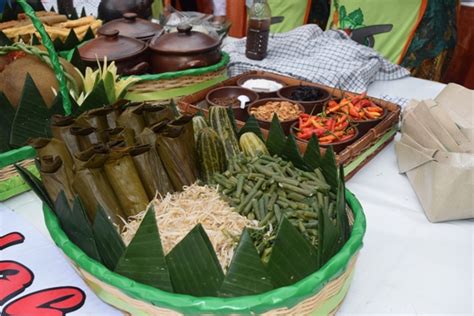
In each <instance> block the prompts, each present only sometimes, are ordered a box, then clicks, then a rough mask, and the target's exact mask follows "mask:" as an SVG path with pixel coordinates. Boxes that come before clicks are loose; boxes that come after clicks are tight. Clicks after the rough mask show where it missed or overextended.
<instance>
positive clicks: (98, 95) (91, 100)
mask: <svg viewBox="0 0 474 316" xmlns="http://www.w3.org/2000/svg"><path fill="white" fill-rule="evenodd" d="M108 104H109V100H108V97H107V91H106V90H105V85H104V82H103V81H100V82H99V84H98V85H97V86H96V88H95V89H94V90H93V91H92V92H91V94H89V96H88V97H87V98H86V99H85V100H84V102H83V103H82V104H81V106H80V107H79V108H78V109H77V110H76V111H75V112H74V116H79V115H80V114H82V113H84V112H86V111H89V110H93V109H96V108H100V107H102V106H105V105H108Z"/></svg>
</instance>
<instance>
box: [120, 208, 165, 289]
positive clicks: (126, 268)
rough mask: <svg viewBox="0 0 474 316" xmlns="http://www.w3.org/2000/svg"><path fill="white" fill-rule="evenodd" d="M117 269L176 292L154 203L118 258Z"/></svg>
mask: <svg viewBox="0 0 474 316" xmlns="http://www.w3.org/2000/svg"><path fill="white" fill-rule="evenodd" d="M115 272H116V273H119V274H121V275H123V276H126V277H127V278H130V279H132V280H134V281H137V282H140V283H143V284H147V285H150V286H153V287H155V288H158V289H160V290H164V291H168V292H173V287H172V285H171V279H170V274H169V271H168V267H167V265H166V260H165V254H164V252H163V247H162V246H161V239H160V233H159V231H158V226H157V224H156V218H155V210H154V208H153V207H150V208H149V209H148V212H147V214H146V215H145V217H144V218H143V221H142V222H141V224H140V227H139V228H138V230H137V232H136V233H135V236H134V237H133V239H132V241H131V242H130V244H129V245H128V247H127V249H126V250H125V252H124V253H123V255H122V257H121V258H120V260H119V261H118V263H117V266H116V267H115Z"/></svg>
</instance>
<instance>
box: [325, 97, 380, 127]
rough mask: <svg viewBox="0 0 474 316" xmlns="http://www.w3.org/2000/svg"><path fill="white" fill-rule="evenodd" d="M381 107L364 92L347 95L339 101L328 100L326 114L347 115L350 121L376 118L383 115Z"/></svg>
mask: <svg viewBox="0 0 474 316" xmlns="http://www.w3.org/2000/svg"><path fill="white" fill-rule="evenodd" d="M383 111H384V110H383V108H382V107H380V106H378V105H377V104H375V103H374V102H373V101H372V100H370V99H369V98H367V95H366V93H363V94H361V95H348V96H346V97H344V98H343V99H342V100H341V101H339V103H338V102H337V101H334V100H331V101H329V103H328V105H327V107H326V112H325V113H326V115H333V114H338V115H348V116H349V118H350V119H351V120H352V121H366V120H374V119H378V118H379V117H381V116H382V115H383Z"/></svg>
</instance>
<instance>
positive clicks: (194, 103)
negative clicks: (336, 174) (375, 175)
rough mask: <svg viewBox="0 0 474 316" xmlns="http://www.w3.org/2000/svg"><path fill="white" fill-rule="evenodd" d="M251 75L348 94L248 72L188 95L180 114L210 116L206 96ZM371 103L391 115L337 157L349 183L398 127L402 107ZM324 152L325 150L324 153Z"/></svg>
mask: <svg viewBox="0 0 474 316" xmlns="http://www.w3.org/2000/svg"><path fill="white" fill-rule="evenodd" d="M249 74H255V75H265V76H267V77H269V78H274V79H276V80H280V81H282V82H284V83H285V84H287V85H299V84H304V85H310V86H316V87H321V88H324V89H326V90H328V91H329V92H330V93H331V94H332V96H333V97H335V98H341V97H342V96H343V94H344V93H345V92H348V91H343V90H340V89H335V88H332V87H328V86H324V85H320V84H317V83H312V82H308V81H302V80H298V79H295V78H291V77H287V76H283V75H279V74H275V73H270V72H264V71H252V72H248V73H245V74H242V75H239V76H236V77H233V78H230V79H228V80H225V81H223V82H221V83H219V84H217V85H214V86H212V87H209V88H207V89H204V90H201V91H199V92H196V93H194V94H191V95H188V96H186V97H184V98H182V99H181V100H180V101H179V102H178V106H179V108H180V110H181V111H183V112H185V113H190V114H194V113H196V112H197V111H199V110H203V111H204V112H207V111H206V110H205V108H203V104H205V105H207V103H205V98H206V95H207V93H208V92H209V91H211V90H212V89H214V88H217V87H222V86H235V85H237V81H238V80H239V79H240V78H241V77H242V76H246V75H249ZM370 99H371V100H372V101H374V102H375V103H377V104H378V105H380V106H381V107H383V108H384V109H387V111H388V114H387V116H386V117H385V118H384V119H383V120H382V121H381V122H380V123H379V124H377V125H376V126H375V127H374V128H372V129H371V130H369V131H368V132H367V133H366V134H364V135H363V136H362V137H361V138H359V139H358V140H357V141H356V142H355V143H353V144H352V145H350V146H347V147H346V148H345V149H344V150H342V151H341V152H339V153H338V155H337V156H336V160H337V162H338V163H339V164H342V165H343V166H344V169H345V174H346V179H350V178H351V177H352V176H354V174H356V173H357V171H359V170H360V168H362V167H363V166H364V165H365V164H367V163H368V162H369V161H370V160H371V159H372V158H373V157H374V156H375V155H376V154H377V153H378V152H380V151H381V150H382V149H383V148H385V146H387V145H388V144H389V143H390V142H391V141H392V140H393V138H394V137H395V134H396V131H397V126H398V122H399V118H400V106H399V105H397V104H394V103H391V102H388V101H385V100H381V99H377V98H372V97H370ZM244 123H245V122H241V121H237V125H239V127H240V126H243V125H244ZM262 132H263V134H264V136H266V135H267V133H268V131H267V130H265V129H262ZM298 146H299V148H300V151H301V152H302V153H304V152H305V150H306V143H304V142H300V141H298ZM321 151H324V149H321Z"/></svg>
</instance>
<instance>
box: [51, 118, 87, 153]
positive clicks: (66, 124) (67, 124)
mask: <svg viewBox="0 0 474 316" xmlns="http://www.w3.org/2000/svg"><path fill="white" fill-rule="evenodd" d="M74 124H75V119H74V118H73V117H71V116H63V115H53V116H52V118H51V132H52V134H53V137H54V138H56V139H59V140H61V141H63V142H64V144H65V145H66V146H67V148H68V150H69V152H70V153H71V155H73V156H74V155H76V154H78V153H79V152H81V151H82V149H81V147H80V144H79V141H78V139H77V137H76V136H75V135H72V134H71V127H72V126H73V125H74Z"/></svg>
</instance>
